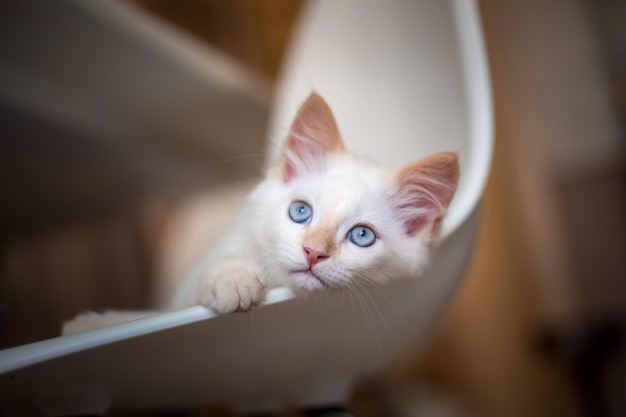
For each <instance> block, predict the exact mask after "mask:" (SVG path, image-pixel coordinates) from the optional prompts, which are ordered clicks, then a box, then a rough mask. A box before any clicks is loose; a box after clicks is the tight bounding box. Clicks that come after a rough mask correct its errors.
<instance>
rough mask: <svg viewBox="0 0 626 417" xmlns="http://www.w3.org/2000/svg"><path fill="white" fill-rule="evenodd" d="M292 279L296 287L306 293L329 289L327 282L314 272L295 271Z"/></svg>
mask: <svg viewBox="0 0 626 417" xmlns="http://www.w3.org/2000/svg"><path fill="white" fill-rule="evenodd" d="M292 278H293V281H294V283H295V285H296V287H297V288H299V289H302V290H305V291H315V290H321V289H323V288H327V287H329V284H328V283H326V281H324V280H323V279H322V278H320V277H318V276H317V275H315V274H314V273H313V272H312V271H294V272H292Z"/></svg>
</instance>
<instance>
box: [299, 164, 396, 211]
mask: <svg viewBox="0 0 626 417" xmlns="http://www.w3.org/2000/svg"><path fill="white" fill-rule="evenodd" d="M326 162H327V164H326V169H325V170H324V171H322V172H319V173H316V174H313V175H311V176H310V177H308V178H303V179H302V181H299V182H298V183H296V184H294V186H295V188H296V189H297V191H298V192H302V193H304V194H306V195H307V196H308V198H310V199H311V200H312V201H310V202H311V203H312V204H314V205H315V206H316V207H315V208H314V209H316V211H318V213H319V214H322V215H323V216H329V217H332V218H334V219H335V220H336V221H340V220H342V219H345V218H347V217H353V216H355V215H356V214H358V213H359V212H362V211H364V210H368V209H371V208H372V206H376V205H377V204H379V203H380V200H381V199H382V198H383V195H384V193H385V192H386V191H387V190H388V189H389V187H390V186H391V180H390V176H389V175H388V173H387V172H386V171H385V170H383V169H381V168H379V167H376V166H374V165H372V164H370V163H369V162H367V161H363V160H359V159H356V158H354V157H352V156H350V155H342V156H336V157H335V158H329V159H328V160H327V161H326Z"/></svg>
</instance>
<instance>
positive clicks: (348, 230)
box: [252, 94, 458, 290]
mask: <svg viewBox="0 0 626 417" xmlns="http://www.w3.org/2000/svg"><path fill="white" fill-rule="evenodd" d="M457 181H458V164H457V159H456V155H455V154H451V153H441V154H436V155H434V156H432V157H430V158H427V159H424V160H422V161H419V162H417V163H414V164H411V165H409V166H407V167H405V168H404V169H402V170H400V171H397V172H390V171H387V170H384V169H382V168H379V167H376V166H374V165H372V164H370V163H368V162H366V161H363V160H360V159H358V158H356V157H354V156H351V155H350V154H348V153H347V151H346V149H345V146H344V145H343V142H342V140H341V136H340V134H339V130H338V129H337V125H336V123H335V120H334V118H333V116H332V113H331V111H330V109H329V108H328V106H327V105H326V103H325V102H324V100H323V99H322V98H321V97H320V96H318V95H316V94H312V95H311V96H310V97H309V99H308V100H307V101H306V102H305V103H304V104H303V105H302V107H301V108H300V110H299V112H298V114H297V115H296V117H295V119H294V122H293V124H292V126H291V129H290V135H289V137H288V138H287V142H286V144H285V148H284V149H283V153H282V155H281V157H280V158H279V160H278V161H277V162H276V164H275V165H274V166H273V167H272V169H271V170H270V172H269V175H268V178H267V180H266V181H265V182H264V183H262V184H261V186H260V187H259V188H258V189H257V191H256V192H255V193H254V194H253V196H252V198H253V199H254V200H255V202H254V205H255V206H256V207H257V208H258V209H259V210H260V213H259V215H260V216H261V217H262V218H263V219H264V220H265V221H264V222H263V227H264V228H265V229H264V230H262V231H260V232H261V233H260V234H261V235H263V236H266V237H267V242H266V247H267V250H268V252H267V253H266V254H263V255H264V257H265V258H266V259H268V260H267V263H266V265H267V268H268V274H271V273H272V271H271V270H272V268H277V269H279V270H280V271H282V272H283V274H282V275H284V276H286V277H287V280H288V282H285V283H284V284H286V285H290V286H292V287H293V286H295V287H297V288H301V289H307V290H312V289H318V288H324V287H328V286H337V285H350V284H351V283H352V282H356V283H357V284H356V285H358V282H359V281H374V282H380V281H384V280H386V279H388V278H392V277H397V276H401V275H413V274H416V273H418V272H419V271H420V269H421V268H423V267H424V266H425V264H426V262H427V248H428V246H429V244H430V243H431V242H432V240H433V238H434V237H435V235H436V233H437V230H438V226H439V224H440V221H441V219H442V217H443V215H444V213H445V210H446V208H447V207H448V205H449V203H450V200H451V199H452V195H453V194H454V191H455V189H456V184H457ZM266 222H267V223H266ZM268 257H269V258H268Z"/></svg>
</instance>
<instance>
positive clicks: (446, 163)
mask: <svg viewBox="0 0 626 417" xmlns="http://www.w3.org/2000/svg"><path fill="white" fill-rule="evenodd" d="M458 180H459V164H458V158H457V155H456V153H452V152H442V153H438V154H435V155H432V156H430V157H428V158H426V159H423V160H421V161H418V162H416V163H413V164H411V165H408V166H407V167H405V168H403V169H401V170H400V171H399V172H398V173H397V175H396V181H397V183H398V189H397V190H396V192H395V194H394V197H393V199H394V204H395V207H396V210H397V213H398V215H399V217H400V219H401V220H402V221H403V222H404V226H405V230H406V233H407V235H408V236H415V235H417V234H418V233H420V232H422V231H423V230H424V228H425V227H427V226H430V227H431V228H432V229H434V228H436V227H437V226H438V223H439V221H440V220H441V219H442V218H443V215H444V214H445V212H446V210H447V208H448V206H449V205H450V201H451V200H452V197H453V196H454V192H455V191H456V187H457V183H458ZM432 231H433V230H431V231H430V232H432Z"/></svg>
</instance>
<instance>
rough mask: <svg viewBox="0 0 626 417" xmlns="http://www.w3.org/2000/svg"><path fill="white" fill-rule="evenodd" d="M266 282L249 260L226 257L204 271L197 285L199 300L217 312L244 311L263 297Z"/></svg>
mask: <svg viewBox="0 0 626 417" xmlns="http://www.w3.org/2000/svg"><path fill="white" fill-rule="evenodd" d="M265 288H266V282H265V280H264V279H263V278H262V275H261V273H260V272H259V270H258V269H257V268H256V267H255V266H254V264H253V263H252V262H249V261H245V260H237V261H229V262H226V263H223V264H220V265H216V266H214V267H213V268H211V270H210V271H207V273H206V274H205V276H203V277H202V278H201V279H200V282H199V285H198V302H199V303H200V304H202V305H203V306H205V307H208V308H210V309H212V310H214V311H215V312H217V313H220V314H222V313H230V312H233V311H246V310H250V309H251V308H252V307H254V305H255V304H259V303H260V302H261V301H263V296H264V295H265Z"/></svg>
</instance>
